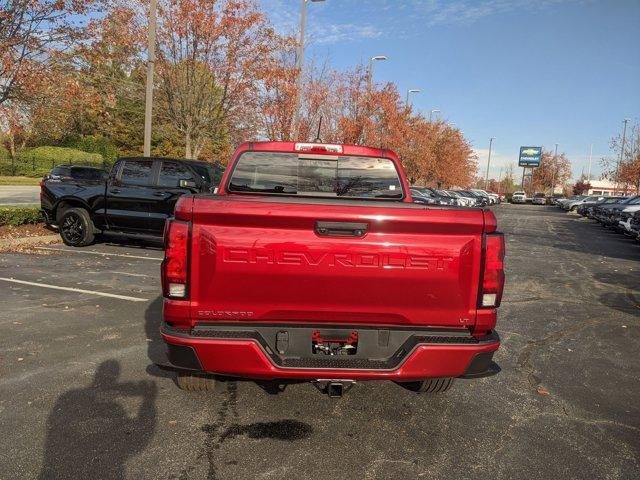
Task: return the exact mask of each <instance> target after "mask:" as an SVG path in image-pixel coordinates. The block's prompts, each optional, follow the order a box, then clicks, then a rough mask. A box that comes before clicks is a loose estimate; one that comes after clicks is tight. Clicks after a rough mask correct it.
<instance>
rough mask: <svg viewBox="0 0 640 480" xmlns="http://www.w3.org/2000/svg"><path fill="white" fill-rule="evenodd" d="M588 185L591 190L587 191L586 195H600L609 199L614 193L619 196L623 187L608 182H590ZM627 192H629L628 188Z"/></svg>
mask: <svg viewBox="0 0 640 480" xmlns="http://www.w3.org/2000/svg"><path fill="white" fill-rule="evenodd" d="M589 185H591V188H589V190H588V191H587V194H588V195H602V196H604V197H609V196H612V195H615V194H616V193H617V194H618V195H620V194H622V193H623V192H624V187H625V186H624V185H622V184H621V185H617V184H616V183H615V182H612V181H610V180H590V181H589ZM616 187H617V188H616ZM627 191H629V188H628V187H627Z"/></svg>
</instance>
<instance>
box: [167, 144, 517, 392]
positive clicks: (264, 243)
mask: <svg viewBox="0 0 640 480" xmlns="http://www.w3.org/2000/svg"><path fill="white" fill-rule="evenodd" d="M353 179H357V182H354V181H353ZM504 251H505V246H504V238H503V236H502V234H501V233H499V232H498V231H497V224H496V217H495V216H494V214H493V213H492V212H491V211H490V210H488V209H480V208H464V209H463V208H451V207H449V206H438V205H431V206H429V207H428V208H427V207H426V206H424V205H418V204H414V203H412V196H411V192H410V190H409V186H408V183H407V180H406V178H405V174H404V171H403V169H402V165H401V163H400V160H399V159H398V157H397V156H396V155H395V154H394V153H393V152H392V151H391V150H388V149H378V148H370V147H365V146H350V145H325V144H308V143H291V142H251V143H245V144H242V145H241V146H240V147H238V149H237V150H236V152H235V153H234V155H233V158H232V159H231V161H230V162H229V166H228V167H227V170H226V171H225V173H224V176H223V179H222V181H221V183H220V188H219V190H218V193H217V194H216V195H206V194H205V195H185V196H183V197H181V198H180V199H179V200H178V203H177V205H176V210H175V217H174V218H172V219H170V220H169V221H168V222H167V226H166V229H165V259H164V261H163V263H162V286H163V295H164V309H163V316H164V320H163V323H162V328H161V333H162V336H163V338H164V340H165V342H166V343H167V345H168V351H169V359H170V362H171V364H172V365H173V366H174V368H176V369H178V370H179V375H178V385H179V386H180V387H181V388H184V389H188V390H209V389H213V387H214V384H215V378H216V376H222V377H225V376H227V377H236V378H237V377H240V378H249V379H262V380H277V381H278V382H280V383H286V382H300V381H312V382H315V383H316V384H317V385H318V386H319V387H321V388H322V389H323V390H324V391H325V392H326V393H328V394H329V395H330V396H340V395H342V393H343V391H345V390H346V389H347V388H348V387H349V386H350V385H352V384H353V382H354V381H360V380H392V381H395V382H398V383H400V384H403V385H405V386H407V387H408V388H411V389H413V390H416V391H422V392H441V391H445V390H447V389H448V388H449V387H450V386H451V382H452V381H453V379H454V378H456V377H464V378H477V377H481V376H487V375H491V374H493V373H496V372H497V371H498V369H497V366H496V365H495V364H494V363H492V356H493V354H494V352H495V351H496V350H497V349H498V347H499V338H498V336H497V334H496V332H495V323H496V314H497V307H498V306H499V305H500V300H501V297H502V290H503V284H504V272H503V258H504Z"/></svg>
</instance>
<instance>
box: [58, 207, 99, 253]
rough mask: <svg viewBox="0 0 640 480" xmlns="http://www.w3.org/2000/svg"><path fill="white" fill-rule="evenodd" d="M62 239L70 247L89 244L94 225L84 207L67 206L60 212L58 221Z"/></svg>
mask: <svg viewBox="0 0 640 480" xmlns="http://www.w3.org/2000/svg"><path fill="white" fill-rule="evenodd" d="M58 225H59V227H60V236H61V237H62V241H63V242H64V243H65V244H66V245H69V246H70V247H84V246H86V245H91V244H92V243H93V240H94V236H93V235H94V230H95V227H94V225H93V222H92V221H91V217H90V216H89V212H87V211H86V210H85V209H84V208H69V209H68V210H65V211H64V213H63V214H62V218H61V219H60V222H59V223H58Z"/></svg>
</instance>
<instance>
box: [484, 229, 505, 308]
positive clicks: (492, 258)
mask: <svg viewBox="0 0 640 480" xmlns="http://www.w3.org/2000/svg"><path fill="white" fill-rule="evenodd" d="M503 289H504V236H503V235H502V234H501V233H491V234H487V235H486V236H485V244H484V265H483V269H482V290H481V291H480V295H479V296H478V299H479V301H478V303H479V305H478V307H480V308H495V307H498V306H500V300H501V299H502V290H503Z"/></svg>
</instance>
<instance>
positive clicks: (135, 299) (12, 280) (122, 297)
mask: <svg viewBox="0 0 640 480" xmlns="http://www.w3.org/2000/svg"><path fill="white" fill-rule="evenodd" d="M0 280H1V281H3V282H10V283H19V284H21V285H31V286H33V287H42V288H51V289H53V290H65V291H67V292H77V293H88V294H89V295H96V296H98V297H109V298H117V299H119V300H129V301H130V302H146V301H148V299H147V298H139V297H128V296H127V295H116V294H115V293H106V292H96V291H94V290H83V289H81V288H71V287H60V286H58V285H49V284H47V283H37V282H27V281H25V280H17V279H15V278H4V277H0Z"/></svg>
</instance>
